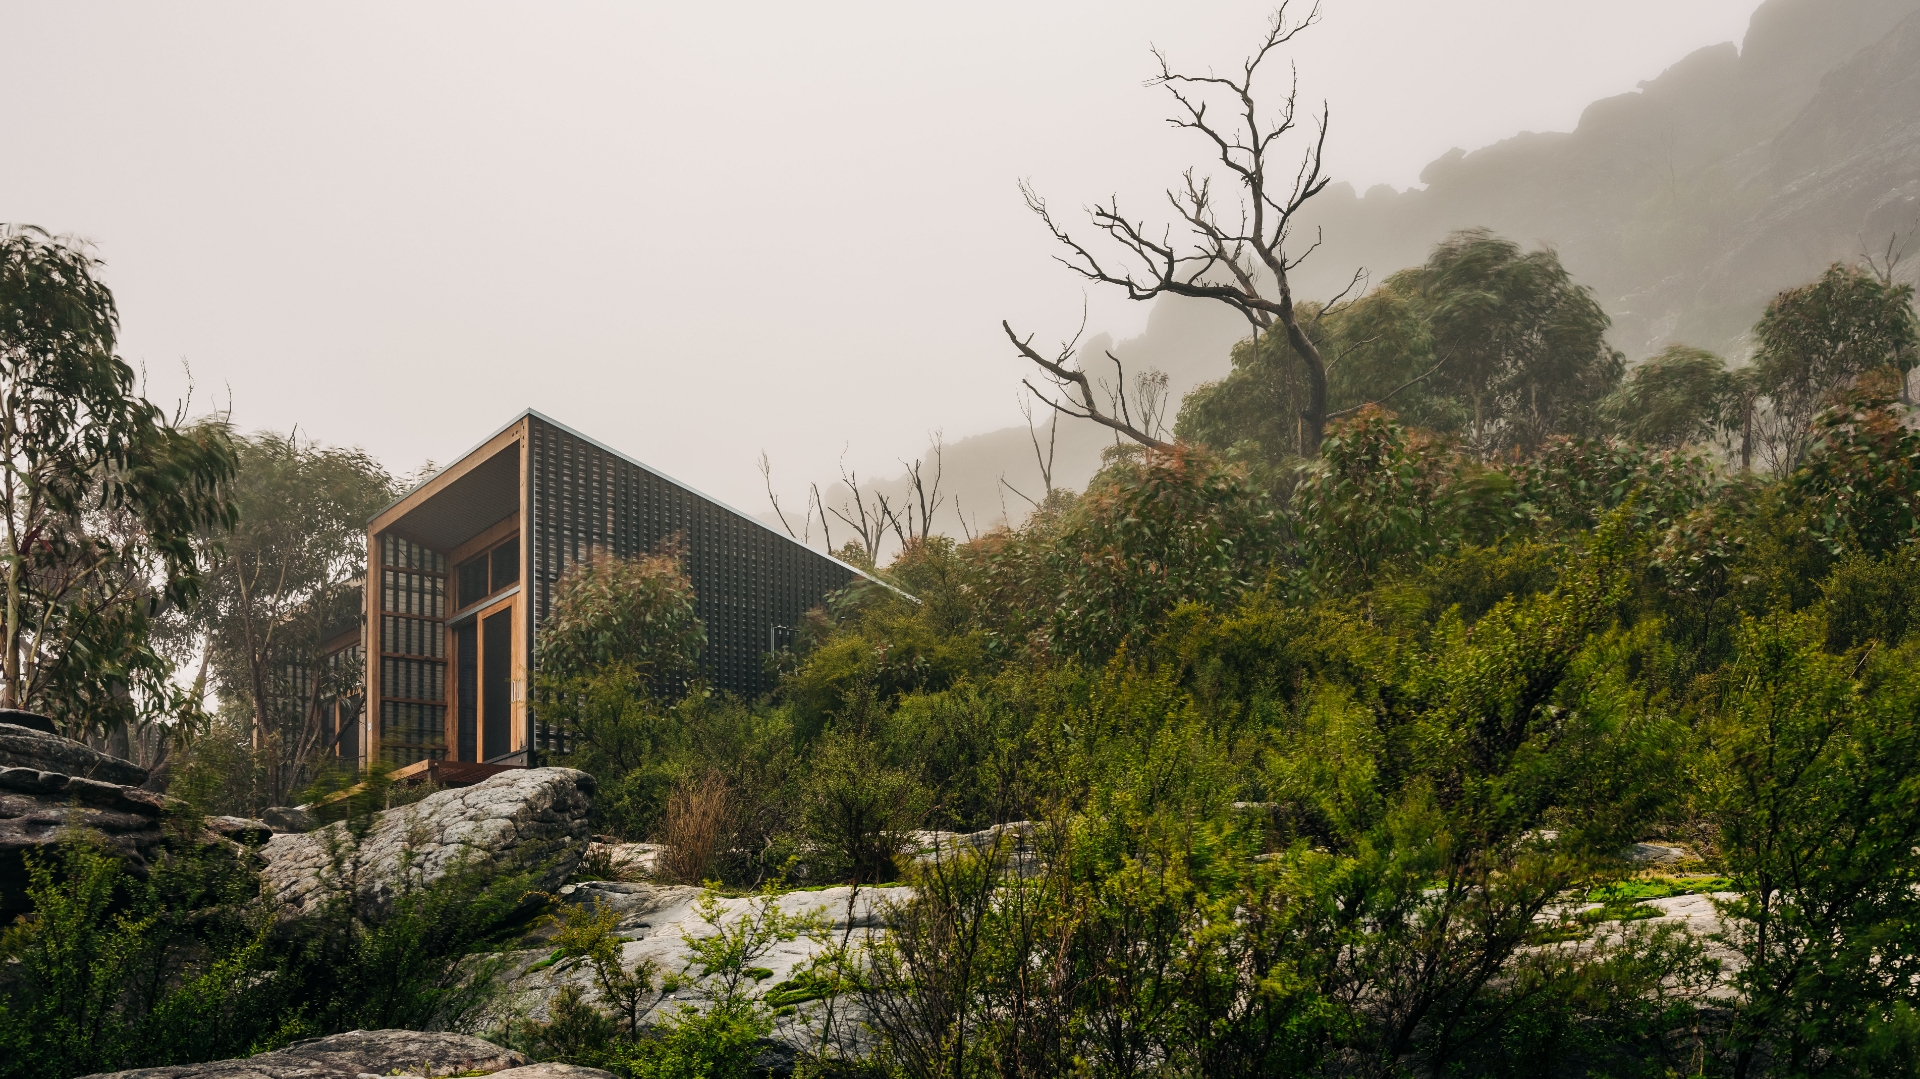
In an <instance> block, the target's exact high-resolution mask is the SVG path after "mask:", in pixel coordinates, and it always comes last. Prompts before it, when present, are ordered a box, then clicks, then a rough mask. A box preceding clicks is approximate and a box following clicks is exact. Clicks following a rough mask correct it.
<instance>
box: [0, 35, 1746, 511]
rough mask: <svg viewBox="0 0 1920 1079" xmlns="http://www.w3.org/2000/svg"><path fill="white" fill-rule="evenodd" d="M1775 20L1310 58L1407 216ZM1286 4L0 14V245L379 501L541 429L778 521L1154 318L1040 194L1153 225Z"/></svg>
mask: <svg viewBox="0 0 1920 1079" xmlns="http://www.w3.org/2000/svg"><path fill="white" fill-rule="evenodd" d="M1754 6H1755V4H1754V0H1605V2H1600V0H1325V4H1324V9H1323V15H1322V21H1321V23H1320V24H1319V25H1318V26H1316V27H1314V28H1313V29H1311V30H1309V31H1308V32H1307V33H1305V34H1304V35H1302V36H1301V37H1300V38H1298V39H1297V41H1296V45H1295V47H1294V48H1293V49H1292V50H1291V52H1290V53H1289V55H1288V58H1289V59H1290V60H1291V61H1292V62H1293V63H1294V64H1295V65H1296V66H1297V70H1298V78H1299V84H1300V92H1301V97H1302V99H1303V101H1307V102H1313V103H1316V104H1317V103H1318V102H1320V101H1323V100H1324V101H1325V102H1326V103H1327V105H1328V107H1329V109H1330V110H1331V115H1332V131H1331V134H1330V136H1329V139H1328V151H1327V157H1328V162H1329V165H1330V168H1331V171H1332V173H1333V175H1334V176H1335V178H1336V179H1339V180H1342V181H1345V182H1350V183H1352V184H1354V186H1355V187H1356V188H1358V189H1360V190H1365V189H1366V188H1368V187H1370V186H1372V185H1374V184H1379V183H1386V184H1392V185H1394V186H1396V187H1407V186H1411V185H1416V184H1417V183H1418V182H1419V181H1418V177H1419V173H1420V170H1421V169H1422V168H1423V167H1424V166H1425V165H1426V164H1427V163H1428V162H1429V161H1431V160H1433V159H1434V158H1436V157H1438V156H1440V155H1441V154H1443V153H1445V152H1446V151H1447V150H1448V149H1449V148H1451V147H1455V146H1459V147H1463V148H1468V149H1471V148H1474V147H1478V146H1481V145H1484V144H1486V143H1489V142H1492V141H1495V140H1497V139H1500V138H1504V137H1507V136H1509V135H1512V134H1514V133H1516V132H1519V131H1523V130H1534V131H1544V130H1568V129H1570V128H1571V127H1572V126H1573V125H1574V123H1575V122H1576V121H1577V120H1578V118H1579V115H1580V112H1581V110H1582V109H1583V108H1584V107H1585V106H1586V105H1587V104H1588V103H1589V102H1591V101H1593V100H1595V99H1597V98H1600V97H1605V96H1610V95H1613V94H1618V93H1625V92H1630V91H1632V90H1633V89H1634V88H1635V85H1636V84H1637V83H1638V82H1639V81H1640V80H1642V79H1649V78H1652V77H1654V76H1655V75H1657V74H1659V72H1660V71H1661V70H1663V69H1664V68H1666V67H1667V66H1668V65H1670V64H1672V63H1673V62H1675V61H1677V60H1679V59H1680V58H1681V57H1682V56H1684V55H1686V54H1687V53H1689V52H1691V51H1693V50H1694V49H1696V48H1700V47H1703V46H1707V45H1712V44H1716V43H1719V42H1723V41H1729V40H1731V41H1738V40H1739V39H1740V38H1741V36H1742V35H1743V34H1744V32H1745V28H1746V23H1747V19H1748V17H1749V15H1750V14H1751V12H1752V9H1753V7H1754ZM1271 10H1272V8H1271V6H1270V4H1268V3H1258V2H1241V0H1214V2H1168V0H1157V2H1135V0H1084V2H1083V0H1071V2H1068V0H1059V2H1036V0H1026V2H1021V3H1011V2H1000V0H973V2H971V3H967V4H942V5H933V4H924V3H921V4H915V3H900V2H898V0H895V2H892V3H838V2H825V0H817V2H815V3H811V4H792V3H780V4H774V3H766V4H753V3H706V4H684V3H681V4H671V5H668V4H659V3H633V2H628V3H618V4H612V3H585V2H581V3H542V4H534V3H522V4H497V3H474V2H466V0H463V2H460V3H424V2H422V3H407V4H393V3H367V4H355V3H343V2H329V3H326V4H315V3H306V4H294V3H283V4H257V3H211V2H196V3H193V4H179V3H167V2H153V0H142V2H138V3H131V2H130V3H97V2H65V0H63V2H57V3H56V2H50V0H49V2H21V0H0V41H3V42H5V54H6V60H5V62H4V63H0V221H11V222H17V223H31V224H36V225H40V226H42V227H45V228H47V229H50V230H52V231H55V232H59V233H71V234H74V235H77V236H80V237H83V238H85V239H87V240H89V241H91V242H92V243H93V244H94V245H95V250H96V253H97V255H98V256H99V258H100V259H102V260H103V261H104V263H105V268H104V270H103V271H102V272H103V276H104V277H105V279H106V280H107V282H108V283H109V284H110V285H111V286H112V287H113V289H114V291H115V295H116V297H117V298H118V301H119V305H120V312H121V319H122V339H121V340H122V351H123V354H124V355H125V356H126V357H127V358H128V359H129V360H130V361H132V362H134V363H136V364H139V365H140V366H142V367H143V369H144V370H145V372H146V375H147V379H148V392H149V395H150V396H152V397H153V398H155V399H156V400H158V401H161V402H163V403H167V404H172V403H174V402H176V401H177V400H179V399H181V398H182V396H183V395H185V394H186V393H187V392H188V384H189V379H191V384H192V408H193V410H194V411H196V412H203V411H207V410H209V409H215V408H219V409H225V408H228V407H229V406H230V408H231V414H232V417H233V419H234V421H235V422H236V423H237V424H239V425H240V426H241V427H242V428H245V429H260V428H271V429H275V430H279V431H287V430H289V429H291V428H294V427H296V426H297V427H298V429H299V431H300V432H302V433H303V434H304V435H306V436H309V437H312V438H316V439H319V440H321V441H324V442H330V443H335V444H342V445H360V446H363V447H365V448H366V449H368V450H369V451H371V452H373V453H374V454H376V455H377V456H379V457H380V458H381V459H382V460H383V461H385V462H386V463H387V464H388V465H389V467H391V468H392V469H393V470H394V471H395V472H398V473H404V472H409V471H412V470H414V469H415V468H417V467H418V466H419V465H420V464H421V463H422V462H423V461H425V460H429V459H431V460H437V461H440V462H443V463H444V462H446V461H448V460H451V459H452V458H454V457H456V456H458V455H459V454H460V453H462V452H463V451H465V450H466V449H467V448H469V447H470V446H472V445H473V444H474V443H476V442H478V441H480V440H481V439H482V438H484V437H485V436H486V435H487V434H489V433H491V432H492V431H493V430H494V429H496V428H498V427H499V426H501V425H503V424H504V423H506V422H507V421H508V420H509V419H511V418H512V417H513V416H514V415H516V414H517V413H518V412H519V411H520V410H521V409H523V408H526V407H529V406H530V407H533V408H537V409H539V410H540V411H542V412H545V413H547V414H548V415H550V416H552V417H554V418H555V419H558V420H560V421H562V422H564V423H567V424H569V425H570V426H573V427H575V428H577V429H579V430H581V431H583V432H585V433H587V434H590V435H592V436H594V437H596V438H598V439H600V440H601V441H603V442H607V443H609V444H611V445H613V446H614V447H615V448H618V449H620V450H623V451H625V452H627V453H629V454H631V455H633V456H636V457H638V458H640V459H641V460H643V461H646V462H648V463H649V464H651V465H653V466H654V467H656V468H658V469H660V470H661V471H663V472H666V473H668V474H669V475H673V476H675V477H677V478H679V479H681V480H683V481H685V482H687V483H690V484H691V485H693V486H695V487H697V488H699V489H701V490H704V491H706V492H708V493H709V494H713V495H716V496H718V497H720V498H722V499H724V500H727V501H729V502H732V503H733V504H735V505H737V506H741V507H742V508H747V509H749V510H752V511H755V512H758V511H760V510H761V509H763V508H764V505H765V497H764V495H763V494H762V489H761V478H760V475H759V473H758V471H757V470H756V467H755V461H756V460H757V458H758V456H759V454H760V452H761V451H762V450H763V449H764V450H766V451H767V452H768V453H769V455H770V458H771V460H772V462H773V465H774V468H775V479H776V482H777V483H778V484H779V485H780V486H781V487H782V488H783V489H785V490H789V491H797V490H799V489H801V488H803V487H804V484H805V481H807V480H809V479H817V480H822V481H824V480H826V479H828V478H830V477H831V476H833V475H835V474H837V469H838V463H837V462H838V461H839V460H840V459H841V458H842V456H843V455H844V457H845V460H846V462H847V463H848V464H849V465H850V466H852V467H855V468H857V469H860V470H862V471H863V472H865V473H868V474H873V473H886V472H889V471H896V472H897V471H898V467H897V466H895V465H893V462H894V460H895V458H897V457H899V456H903V455H904V456H909V457H910V456H912V455H914V454H915V453H917V452H919V450H920V448H921V447H923V446H924V445H926V440H927V437H928V433H929V432H931V431H934V430H936V429H939V430H943V431H944V432H945V434H946V437H947V438H948V439H949V440H953V439H956V438H959V437H964V436H965V435H968V434H973V433H978V432H980V431H985V430H989V429H992V428H996V427H1001V426H1004V425H1007V424H1010V423H1018V422H1021V421H1020V419H1019V412H1018V410H1017V407H1016V390H1017V387H1018V385H1019V379H1020V376H1021V375H1022V374H1023V373H1024V372H1023V371H1022V370H1021V361H1019V360H1018V358H1017V357H1016V356H1014V355H1013V354H1012V353H1011V352H1010V350H1009V349H1008V348H1007V346H1006V343H1005V341H1004V339H1002V338H1001V337H1000V331H999V322H1000V320H1001V319H1003V318H1004V319H1008V320H1010V321H1011V322H1012V323H1013V325H1014V326H1015V327H1017V328H1020V329H1021V330H1023V331H1028V330H1030V331H1034V332H1037V333H1038V334H1039V336H1040V338H1041V339H1042V340H1053V339H1058V338H1061V337H1065V336H1068V335H1070V334H1071V333H1072V332H1073V331H1074V329H1075V328H1076V327H1077V326H1078V325H1079V322H1080V319H1081V312H1082V304H1083V299H1084V302H1085V303H1086V304H1087V305H1088V309H1089V321H1090V326H1089V329H1090V330H1091V331H1106V332H1110V333H1113V334H1114V335H1115V336H1116V337H1122V338H1123V337H1125V336H1127V334H1128V333H1130V332H1134V331H1137V329H1138V328H1139V327H1140V326H1141V325H1142V324H1143V323H1144V320H1145V315H1146V312H1145V310H1144V305H1140V304H1130V303H1128V302H1127V301H1125V300H1123V299H1120V298H1117V297H1111V296H1106V295H1103V294H1100V293H1091V294H1089V293H1086V292H1085V291H1084V290H1083V289H1082V287H1081V285H1080V283H1079V282H1078V281H1077V279H1075V278H1074V277H1072V276H1071V275H1070V274H1068V273H1067V272H1066V271H1065V270H1064V269H1062V268H1061V267H1059V266H1058V265H1057V264H1055V263H1054V262H1053V261H1052V256H1053V254H1054V251H1053V249H1052V247H1051V246H1050V243H1049V241H1048V240H1047V238H1046V236H1045V234H1044V233H1043V232H1042V231H1041V229H1040V227H1039V225H1038V223H1037V222H1036V221H1035V220H1034V219H1033V218H1032V217H1031V216H1030V215H1028V213H1027V212H1026V211H1025V209H1024V208H1023V206H1022V203H1021V200H1020V195H1019V192H1018V190H1017V188H1016V183H1017V182H1018V181H1019V180H1021V179H1027V180H1030V181H1031V182H1032V183H1033V184H1034V185H1035V186H1036V187H1037V188H1038V189H1039V190H1040V191H1041V192H1042V193H1043V194H1044V195H1046V196H1048V197H1049V198H1050V200H1051V202H1052V204H1053V205H1054V207H1055V208H1056V210H1065V211H1068V212H1072V211H1073V210H1074V208H1076V207H1080V206H1084V205H1086V204H1087V203H1089V202H1091V201H1092V200H1094V199H1103V198H1105V197H1106V196H1108V195H1110V194H1114V195H1117V196H1118V197H1119V198H1120V200H1121V202H1122V204H1123V205H1125V206H1133V207H1138V208H1139V210H1140V212H1141V213H1142V214H1155V215H1157V213H1158V207H1157V205H1156V203H1157V200H1158V199H1159V192H1160V191H1161V190H1162V189H1163V188H1164V187H1165V186H1166V185H1167V184H1168V183H1169V182H1172V181H1175V180H1177V178H1178V176H1179V174H1180V171H1181V170H1182V169H1183V168H1184V167H1185V166H1186V165H1188V164H1189V163H1192V162H1194V161H1196V160H1198V159H1199V155H1200V154H1202V153H1203V152H1204V147H1200V146H1198V145H1196V143H1195V142H1194V141H1193V136H1192V135H1190V134H1184V133H1181V132H1177V131H1173V130H1171V129H1169V128H1168V127H1167V125H1166V124H1165V122H1164V120H1165V117H1166V116H1167V112H1166V109H1165V104H1164V97H1163V93H1164V92H1163V91H1160V90H1155V89H1152V88H1150V87H1147V86H1146V85H1144V81H1145V80H1146V79H1147V77H1148V76H1149V75H1151V74H1152V73H1153V70H1154V68H1153V60H1152V57H1151V55H1150V53H1149V51H1148V50H1149V47H1150V46H1154V45H1157V46H1159V47H1160V48H1161V49H1163V50H1164V51H1166V52H1167V53H1168V54H1169V57H1170V59H1171V60H1172V62H1173V63H1174V65H1175V66H1176V67H1177V68H1181V69H1185V70H1190V71H1192V70H1205V69H1207V68H1208V67H1214V68H1219V69H1225V68H1228V67H1237V65H1238V63H1239V61H1240V59H1241V57H1242V56H1244V54H1245V52H1246V51H1247V49H1248V48H1249V47H1250V46H1252V45H1253V44H1254V43H1255V42H1256V41H1257V39H1258V38H1259V36H1260V35H1261V33H1262V32H1263V30H1264V27H1265V23H1266V19H1267V18H1268V16H1269V14H1270V12H1271ZM1302 10H1303V9H1302V8H1301V7H1300V5H1298V4H1295V5H1294V7H1293V9H1292V11H1293V13H1294V14H1296V15H1297V14H1299V13H1300V12H1301V11H1302ZM1277 86H1278V84H1276V87H1277ZM889 466H892V467H889Z"/></svg>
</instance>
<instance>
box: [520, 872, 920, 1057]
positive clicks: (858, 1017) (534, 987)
mask: <svg viewBox="0 0 1920 1079" xmlns="http://www.w3.org/2000/svg"><path fill="white" fill-rule="evenodd" d="M701 895H702V889H700V888H697V887H693V886H691V885H684V884H661V885H655V884H635V883H628V882H622V881H588V882H583V883H580V884H569V885H567V886H566V887H564V888H562V889H560V892H559V896H560V900H561V902H563V903H566V904H580V905H584V906H589V907H592V906H598V907H601V908H603V909H610V910H612V911H614V912H615V913H616V914H618V915H619V921H618V923H617V924H616V925H615V929H614V931H615V932H616V933H617V934H618V935H619V936H620V937H621V938H623V940H624V942H625V943H623V944H622V945H621V951H620V962H621V965H622V966H623V967H624V968H625V969H627V970H633V969H635V968H636V967H638V966H639V965H640V964H643V963H652V964H653V965H654V968H655V970H656V972H657V974H656V979H655V984H656V985H658V984H659V976H661V975H668V974H681V973H690V974H691V975H693V976H694V977H695V978H696V979H697V978H698V976H699V973H700V971H699V969H698V968H697V966H694V965H693V964H691V962H690V959H691V956H692V953H691V950H690V949H689V948H688V947H687V941H688V940H690V939H698V938H700V937H705V936H710V935H712V934H713V933H714V932H715V929H714V927H713V926H711V925H709V924H707V922H706V920H705V919H704V918H703V917H702V916H701V913H700V909H699V901H700V897H701ZM911 895H912V893H911V891H910V890H909V889H907V888H905V887H899V886H896V887H890V888H862V889H860V890H859V894H858V895H857V896H856V895H854V892H853V889H852V888H849V887H837V888H823V889H820V890H819V891H800V892H788V893H786V894H784V895H781V896H779V897H778V899H777V900H776V904H777V906H778V907H779V909H780V911H781V912H782V913H784V914H788V915H802V914H813V915H816V916H817V917H818V918H819V919H820V927H821V930H822V932H821V934H820V936H819V938H818V939H813V938H809V937H806V936H801V937H798V938H796V939H794V940H790V941H780V942H778V943H775V944H774V945H773V946H772V947H771V948H770V949H769V950H768V951H767V953H766V954H764V955H762V956H760V957H759V958H758V959H756V960H754V965H755V966H757V967H761V968H764V969H765V971H766V972H767V974H766V976H765V977H764V978H762V979H761V980H760V988H761V989H762V990H769V989H774V988H776V987H778V986H780V985H781V983H783V982H785V981H786V980H787V979H789V978H791V977H793V976H794V975H795V974H796V973H798V972H799V971H801V970H803V969H805V968H806V967H807V966H808V964H809V963H811V962H812V960H813V958H814V957H815V956H817V955H819V954H821V953H822V952H823V951H825V950H826V949H827V948H828V947H830V946H833V945H838V944H839V943H840V942H841V941H843V940H851V941H852V942H853V943H855V944H859V943H861V942H864V941H865V940H866V939H867V937H868V935H869V934H872V933H877V932H881V931H882V930H883V929H884V926H885V918H886V913H887V907H888V905H889V904H891V903H899V902H903V901H905V900H906V899H908V898H910V896H911ZM758 903H759V900H758V899H756V898H752V897H744V896H722V897H719V898H718V907H719V920H720V924H721V925H723V926H729V925H732V924H735V923H736V922H737V921H738V920H739V919H740V918H741V917H742V916H744V915H746V914H748V913H750V912H752V910H753V909H754V907H755V906H756V905H757V904H758ZM556 928H557V926H556V924H555V923H547V924H544V925H542V926H540V927H539V928H538V929H536V930H535V931H534V932H532V933H530V934H528V936H527V937H526V938H524V939H522V940H521V941H520V942H519V943H518V945H517V946H516V947H515V948H514V949H512V950H509V951H507V952H505V953H503V954H501V955H499V956H498V957H497V958H498V959H500V960H502V961H503V962H504V964H505V966H504V969H502V970H501V971H500V988H501V990H502V992H501V993H500V995H499V996H498V997H497V998H496V1000H495V1002H494V1005H493V1008H494V1012H493V1014H491V1015H488V1016H486V1017H483V1019H482V1022H483V1024H485V1025H489V1026H498V1025H501V1024H504V1023H507V1022H512V1021H524V1020H529V1019H531V1020H533V1021H535V1022H545V1021H546V1020H547V1019H548V1018H550V1012H549V1007H550V1006H551V1003H552V1001H553V999H554V997H555V996H556V995H557V994H558V993H559V992H560V990H561V988H563V987H564V986H567V985H574V986H578V987H579V988H580V990H581V991H582V995H583V996H584V998H585V999H586V1000H588V1001H590V1002H596V1003H597V1002H599V1000H600V988H599V984H598V983H597V982H596V981H595V980H594V976H593V972H592V969H591V968H590V967H589V966H587V965H585V964H583V963H578V962H562V963H556V962H554V961H553V947H552V945H551V944H549V943H548V940H549V939H550V937H551V935H552V933H553V932H554V930H555V929H556ZM683 1004H685V1005H691V1006H693V1007H696V1008H699V1007H704V1006H705V1001H704V997H703V995H702V993H701V992H700V991H699V989H698V988H697V987H693V988H689V987H684V986H683V987H682V988H680V989H678V990H676V991H675V992H674V993H671V994H660V995H659V996H657V997H656V999H654V1000H652V1001H650V1002H648V1010H647V1012H646V1014H644V1015H642V1016H641V1017H640V1021H641V1023H642V1024H643V1025H645V1024H650V1023H657V1022H659V1021H661V1020H665V1019H668V1018H671V1017H672V1016H673V1015H674V1014H675V1013H676V1012H677V1011H678V1009H679V1007H680V1006H681V1005H683ZM824 1008H825V1003H824V1002H823V1001H820V1000H813V1001H807V1002H803V1003H800V1004H798V1005H796V1006H795V1007H792V1008H787V1009H781V1011H780V1013H779V1014H778V1015H777V1018H776V1019H775V1023H774V1029H773V1032H772V1034H771V1036H770V1037H768V1038H767V1039H765V1040H764V1041H763V1042H762V1044H761V1046H760V1051H759V1053H758V1056H757V1059H756V1062H755V1064H756V1067H758V1068H760V1069H763V1070H766V1071H769V1072H771V1073H773V1074H776V1075H785V1074H790V1073H791V1072H792V1071H793V1070H794V1066H795V1064H796V1062H797V1061H798V1060H799V1059H800V1057H801V1055H802V1054H803V1053H806V1052H811V1051H812V1050H814V1049H815V1048H816V1044H815V1043H816V1039H817V1036H818V1026H819V1020H820V1016H821V1013H822V1012H823V1010H824ZM835 1009H836V1014H837V1015H838V1016H839V1018H838V1019H837V1020H836V1021H835V1025H834V1026H835V1031H836V1033H835V1036H834V1041H835V1044H836V1047H837V1048H838V1049H839V1050H841V1051H844V1052H848V1053H851V1054H854V1055H858V1054H860V1053H863V1052H865V1051H868V1050H870V1049H871V1048H872V1045H871V1044H870V1032H868V1031H867V1030H866V1028H865V1027H864V1026H863V1025H862V1024H863V1021H864V1014H865V1013H864V1012H863V1011H862V1009H861V1007H860V1004H859V1001H858V1000H857V999H853V998H850V997H841V998H840V999H839V1000H838V1002H837V1003H836V1005H835Z"/></svg>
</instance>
